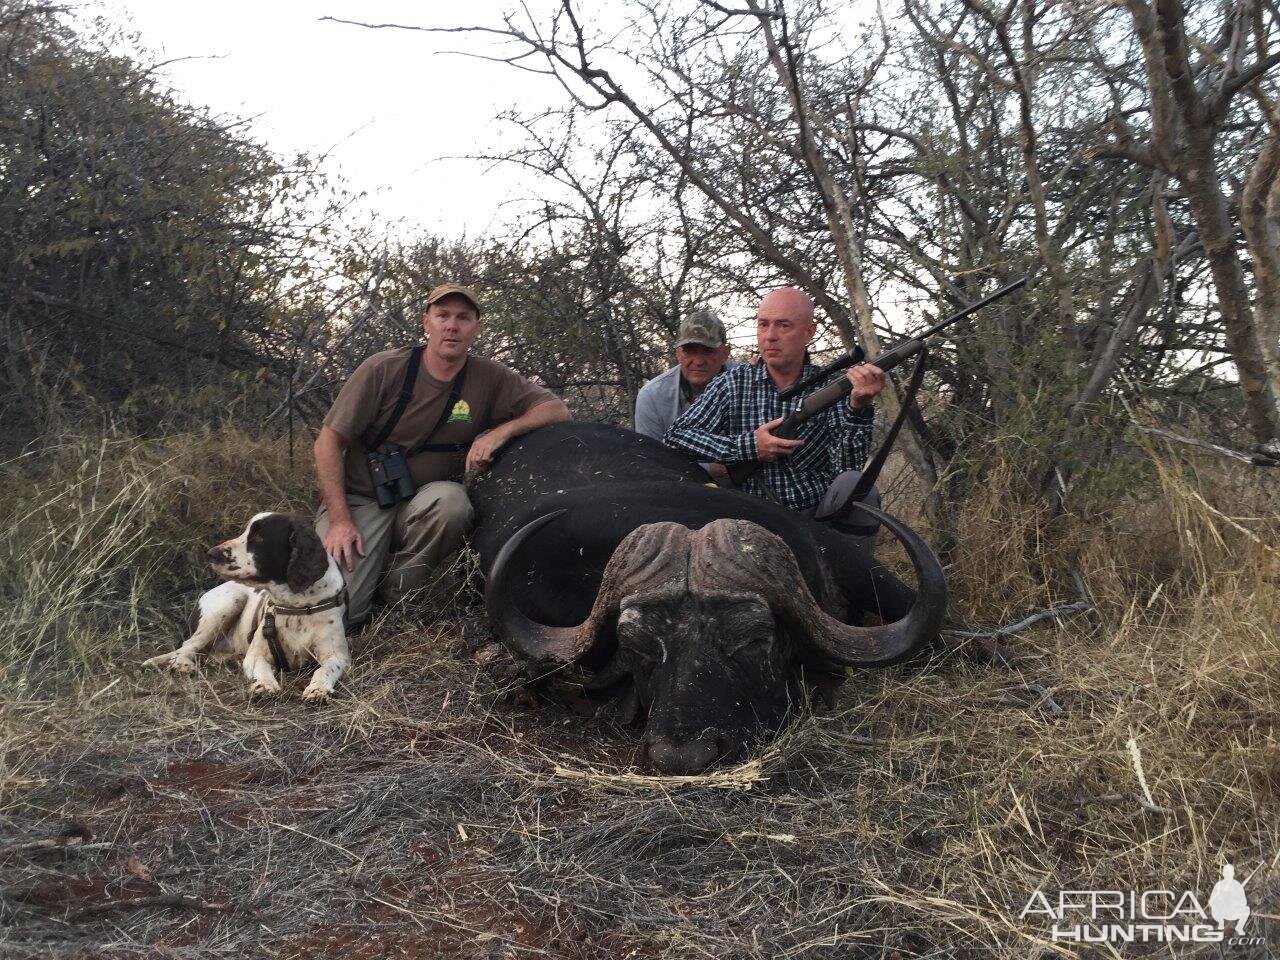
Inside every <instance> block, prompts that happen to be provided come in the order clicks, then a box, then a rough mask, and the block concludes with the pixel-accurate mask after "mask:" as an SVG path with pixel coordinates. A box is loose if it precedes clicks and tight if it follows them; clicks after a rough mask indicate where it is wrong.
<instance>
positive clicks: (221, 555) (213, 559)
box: [205, 547, 228, 563]
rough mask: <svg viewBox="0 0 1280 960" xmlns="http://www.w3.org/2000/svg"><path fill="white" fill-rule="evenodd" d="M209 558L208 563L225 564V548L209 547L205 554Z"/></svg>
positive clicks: (226, 556)
mask: <svg viewBox="0 0 1280 960" xmlns="http://www.w3.org/2000/svg"><path fill="white" fill-rule="evenodd" d="M205 556H207V557H208V558H209V562H210V563H225V562H226V561H227V559H228V554H227V548H226V547H210V548H209V552H208V553H207V554H205Z"/></svg>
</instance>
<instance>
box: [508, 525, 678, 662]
mask: <svg viewBox="0 0 1280 960" xmlns="http://www.w3.org/2000/svg"><path fill="white" fill-rule="evenodd" d="M565 512H566V511H565V510H556V511H553V512H552V513H548V514H544V515H543V516H541V517H538V519H536V520H533V521H532V522H530V523H527V524H525V525H524V526H523V527H521V528H520V529H519V530H518V531H517V532H516V534H515V535H514V536H513V537H512V538H511V539H510V540H508V541H507V542H506V543H505V544H503V547H502V549H501V550H499V551H498V556H497V557H496V558H495V559H494V561H493V567H492V569H491V570H490V571H489V578H488V584H487V586H486V588H485V607H486V608H487V610H488V612H489V620H490V623H491V624H492V625H493V629H494V631H495V633H497V635H498V637H499V639H501V640H502V641H503V643H505V644H507V645H508V646H509V647H511V648H513V649H514V650H515V652H516V653H518V654H520V655H522V656H524V657H527V658H529V659H531V660H535V661H542V662H549V663H561V664H563V663H572V662H573V661H575V660H577V659H579V658H580V657H582V656H583V655H584V654H586V653H587V651H589V650H590V649H591V647H592V646H593V645H594V644H595V641H596V638H597V637H598V636H599V634H600V630H601V628H602V627H603V626H604V624H605V622H606V621H608V620H609V619H610V618H612V617H614V616H616V615H617V613H618V609H619V607H620V605H621V603H622V598H623V597H624V596H626V595H627V594H628V593H630V592H632V591H633V590H637V589H644V588H646V587H654V586H657V585H659V584H662V583H670V582H671V581H672V580H681V581H683V580H685V579H686V578H687V576H688V557H689V549H690V544H689V537H690V531H689V530H688V528H687V527H682V526H681V525H680V524H677V523H650V524H645V525H644V526H641V527H637V528H636V529H635V530H633V531H632V532H631V533H629V534H627V536H626V537H625V538H623V540H622V542H621V543H619V544H618V546H617V547H616V549H614V551H613V555H612V556H611V557H610V559H609V563H608V564H607V565H606V566H605V569H604V574H603V576H602V577H601V580H600V589H599V591H598V592H597V593H596V598H595V601H594V603H593V604H592V607H591V613H590V614H589V615H588V616H587V619H586V620H584V621H583V622H582V623H580V624H578V625H577V626H573V627H554V626H550V625H548V624H545V623H538V622H537V621H536V620H534V619H533V618H531V617H529V616H528V615H527V614H525V613H524V612H523V611H521V610H520V608H519V606H518V604H517V599H516V597H515V595H514V593H513V591H512V587H513V585H514V584H516V583H518V582H519V577H520V574H521V573H522V572H523V571H524V570H526V569H528V566H527V563H526V562H525V561H524V560H523V558H522V557H521V554H522V552H523V549H524V547H525V546H526V544H527V543H528V542H529V541H530V539H532V538H533V536H534V535H535V534H536V533H538V531H540V530H541V529H542V528H544V527H546V526H548V525H549V524H551V523H553V522H555V521H556V520H559V519H560V518H561V517H562V516H563V515H564V514H565Z"/></svg>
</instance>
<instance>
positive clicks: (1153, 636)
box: [0, 433, 1280, 960]
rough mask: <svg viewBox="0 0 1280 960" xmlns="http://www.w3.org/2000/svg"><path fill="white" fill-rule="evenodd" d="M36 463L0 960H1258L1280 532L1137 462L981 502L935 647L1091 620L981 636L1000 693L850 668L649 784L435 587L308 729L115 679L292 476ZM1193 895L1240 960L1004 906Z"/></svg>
mask: <svg viewBox="0 0 1280 960" xmlns="http://www.w3.org/2000/svg"><path fill="white" fill-rule="evenodd" d="M273 451H275V452H274V454H273ZM272 455H275V456H276V461H272V460H271V459H270V458H271V456H272ZM56 458H62V459H61V460H58V459H56ZM46 459H52V461H53V462H51V463H50V462H42V463H40V464H28V463H27V461H21V462H19V463H17V464H16V465H10V466H9V467H6V470H8V471H9V472H10V473H11V474H12V476H9V475H8V474H6V479H5V482H4V483H3V484H0V488H3V490H4V491H7V495H8V496H9V500H6V501H0V502H2V503H3V515H2V516H0V523H3V524H4V526H5V527H6V529H7V530H8V531H9V537H8V538H7V539H6V540H4V541H3V542H0V625H2V626H3V630H0V654H2V656H0V957H3V958H5V960H9V958H15V960H17V958H51V960H52V958H72V957H74V958H81V957H83V958H99V957H101V958H117V957H147V958H150V957H166V958H167V957H172V958H213V957H269V958H303V957H316V958H330V957H333V958H337V957H344V958H345V957H352V958H360V960H365V958H369V960H372V958H435V957H440V958H455V957H457V958H464V957H465V958H524V957H563V958H571V960H577V958H582V960H586V958H651V957H663V958H667V957H672V958H691V960H692V958H708V957H713V958H726V960H737V958H758V960H773V958H792V957H794V958H811V960H837V958H839V960H844V958H862V957H868V958H870V957H876V958H902V960H906V958H987V957H997V958H1007V960H1024V958H1036V957H1053V956H1064V957H1116V956H1124V957H1128V956H1151V957H1169V956H1190V955H1202V956H1213V957H1222V958H1226V960H1246V958H1248V960H1254V958H1261V957H1267V956H1271V955H1272V950H1273V945H1274V943H1275V940H1276V937H1277V930H1276V927H1277V918H1278V917H1280V873H1277V869H1276V868H1277V863H1278V861H1280V842H1278V840H1277V838H1280V750H1278V747H1280V739H1278V737H1277V730H1278V725H1280V707H1278V706H1277V704H1280V636H1278V635H1277V623H1278V622H1280V599H1278V598H1277V586H1278V585H1280V555H1277V554H1276V552H1275V550H1274V548H1272V547H1271V546H1270V544H1271V543H1274V542H1277V540H1278V539H1280V512H1278V511H1277V510H1276V508H1275V501H1274V497H1273V494H1274V491H1271V492H1270V493H1268V492H1267V491H1261V492H1259V491H1258V490H1257V489H1256V480H1255V479H1254V475H1253V474H1247V475H1244V474H1242V475H1241V476H1240V477H1239V479H1238V480H1237V479H1236V478H1234V476H1232V475H1223V474H1222V473H1221V472H1218V473H1214V474H1209V473H1208V472H1207V470H1206V471H1205V473H1204V476H1199V475H1197V473H1196V472H1195V471H1194V470H1192V469H1191V468H1190V467H1189V466H1187V465H1185V464H1179V465H1176V466H1171V467H1169V468H1168V469H1167V470H1163V471H1162V472H1161V473H1160V475H1159V477H1158V478H1156V479H1157V480H1158V482H1159V483H1160V484H1161V485H1162V487H1161V493H1160V496H1159V497H1158V498H1157V497H1155V495H1154V494H1153V495H1152V497H1151V498H1150V499H1148V500H1144V501H1138V500H1135V501H1134V502H1133V503H1132V504H1130V505H1129V506H1128V507H1127V508H1126V509H1125V510H1123V511H1121V510H1116V511H1114V515H1113V516H1111V517H1110V518H1108V519H1106V521H1105V523H1104V522H1102V521H1100V520H1099V519H1098V518H1097V517H1092V516H1091V517H1089V518H1088V519H1089V522H1088V523H1077V522H1076V521H1075V520H1073V519H1072V518H1067V521H1068V522H1066V523H1059V524H1058V525H1057V526H1056V527H1049V526H1047V525H1046V522H1045V520H1044V518H1043V516H1042V515H1041V514H1038V513H1036V512H1035V511H1034V510H1027V511H1025V512H1017V511H1013V510H1011V508H1010V507H1009V506H1008V503H1007V500H1006V499H1005V498H1003V497H1001V496H1000V495H999V483H998V481H999V477H998V476H993V477H992V478H991V479H990V481H989V482H990V485H991V488H992V490H993V491H994V493H993V495H992V498H991V501H990V506H989V508H983V507H982V505H981V504H979V505H976V506H975V508H974V509H973V510H971V511H969V512H968V513H966V515H965V516H964V517H962V522H963V527H962V531H963V536H962V538H961V545H960V548H959V550H958V551H957V554H956V556H955V559H954V561H953V563H952V565H951V566H950V568H949V569H948V580H949V583H950V589H951V604H950V610H949V614H948V622H947V625H946V626H947V628H948V629H949V630H980V629H983V628H991V627H995V626H1005V625H1009V624H1013V623H1016V622H1017V621H1019V620H1022V619H1023V618H1025V617H1026V616H1027V615H1028V614H1031V613H1034V612H1035V611H1038V610H1044V609H1045V608H1046V607H1049V606H1055V607H1056V606H1059V605H1070V604H1072V603H1074V602H1076V601H1079V600H1080V596H1081V593H1080V592H1079V589H1078V587H1083V588H1084V590H1085V591H1087V595H1088V596H1089V598H1090V600H1091V602H1092V605H1093V609H1092V610H1088V611H1081V610H1079V609H1076V608H1071V607H1069V608H1067V609H1064V610H1063V611H1062V612H1060V613H1058V614H1057V615H1055V616H1048V617H1045V618H1043V619H1041V620H1038V621H1037V622H1036V623H1035V624H1034V625H1032V626H1031V627H1029V628H1028V629H1025V630H1020V631H1018V632H1016V633H1015V634H1014V635H1012V636H1006V637H1004V638H1003V639H1002V640H1001V641H1000V644H1001V647H1002V649H1003V650H1004V651H1005V652H1006V653H1007V655H1008V656H1009V657H1010V658H1011V662H1010V663H1008V664H1006V665H1001V664H998V663H992V662H990V657H989V656H988V657H984V656H983V655H982V651H983V650H984V649H989V647H990V643H989V642H975V643H972V644H970V643H968V642H963V643H962V642H958V641H959V638H957V637H956V636H955V635H954V634H951V635H948V637H949V639H948V646H947V648H946V649H944V650H942V651H940V652H938V653H937V654H936V655H934V656H932V657H930V658H928V659H925V660H923V661H922V662H919V663H915V664H912V665H906V666H899V667H895V668H892V669H889V670H883V671H866V672H857V673H854V674H852V675H850V676H849V677H848V679H847V680H846V682H845V684H844V686H843V688H842V689H841V690H840V692H839V695H838V698H837V700H836V702H835V704H834V706H832V707H830V708H822V709H816V710H813V711H809V710H805V711H802V712H801V714H800V715H799V716H798V717H797V718H796V719H795V721H794V722H793V723H792V724H791V726H790V727H789V728H788V729H787V731H786V732H785V733H784V735H783V736H782V737H781V738H779V739H778V740H776V741H775V742H773V743H771V744H770V745H768V746H767V747H766V748H764V749H762V750H761V751H759V752H758V753H757V755H756V756H755V757H754V758H753V759H752V760H751V761H750V762H749V763H747V764H744V765H742V766H739V767H733V768H726V769H720V770H716V771H714V772H712V773H710V774H708V775H706V776H700V777H694V778H689V779H677V778H652V777H647V776H645V775H644V774H643V771H640V770H638V769H637V768H636V767H635V766H634V764H633V760H634V759H635V757H634V753H635V748H636V742H637V733H636V731H635V730H633V729H619V728H618V727H617V726H615V725H614V724H613V723H611V722H610V721H609V719H608V717H607V716H597V717H587V716H584V715H582V711H580V710H579V709H576V708H575V702H574V701H573V700H572V698H566V697H565V694H566V693H567V692H568V690H567V688H564V687H563V686H562V688H561V689H560V690H559V691H558V693H557V695H556V696H547V697H541V696H540V697H529V696H526V695H524V694H522V693H521V692H520V690H519V689H517V688H514V687H513V686H512V684H511V683H509V682H507V681H505V680H502V679H500V678H495V675H494V674H493V673H492V672H491V670H489V669H485V668H482V667H481V666H480V665H478V664H477V663H476V661H475V660H474V658H473V657H472V656H471V654H470V651H471V650H473V649H474V648H475V647H476V646H477V645H478V644H479V643H480V642H481V641H483V639H484V638H485V636H486V632H485V629H484V626H483V623H482V622H481V618H480V615H481V612H482V611H481V609H480V608H479V607H478V605H477V603H476V600H477V598H476V596H475V594H474V593H470V592H468V591H467V590H466V589H464V588H463V587H462V583H465V582H466V581H465V578H462V579H460V580H458V581H457V582H454V583H453V584H452V585H450V584H448V583H445V584H443V585H442V586H439V587H438V588H437V594H436V595H435V596H433V597H429V598H425V599H422V600H421V602H416V603H412V604H406V605H405V606H404V607H402V608H398V609H395V610H391V611H388V612H385V613H384V614H383V615H381V616H380V618H379V619H378V620H377V622H375V624H374V625H373V626H372V627H371V628H370V629H369V630H367V631H366V632H364V633H362V634H361V635H359V637H357V638H356V639H355V641H354V643H353V652H354V658H355V667H354V669H353V670H352V672H351V673H350V675H349V676H348V677H347V678H345V679H344V680H343V682H342V683H341V685H340V687H339V690H338V694H337V695H336V696H335V698H334V699H333V700H332V701H331V702H330V703H328V704H325V705H321V706H311V705H308V704H305V703H304V702H303V701H302V700H301V698H300V692H301V689H302V687H303V685H304V683H305V679H304V678H303V677H290V678H289V682H288V684H287V685H286V694H285V695H284V696H283V697H281V698H279V699H275V700H249V699H248V698H247V697H246V694H245V687H246V684H245V682H244V680H243V678H242V677H241V676H240V675H239V674H238V672H237V671H236V670H235V669H233V668H231V667H228V666H217V665H209V666H207V667H205V668H204V669H202V671H201V672H200V673H199V674H198V675H196V676H194V677H183V678H174V677H169V676H167V675H165V674H163V673H160V672H157V671H154V670H150V669H148V670H144V669H143V668H141V667H140V666H138V664H139V663H140V662H141V661H142V660H143V659H145V658H146V657H148V656H151V655H153V654H155V653H159V652H161V651H162V650H165V649H171V648H172V647H173V646H175V645H176V644H177V643H178V642H179V640H180V636H179V630H180V628H179V626H178V624H180V623H181V622H182V621H183V620H184V618H185V616H186V613H187V610H188V609H189V606H190V604H191V603H192V601H193V600H194V598H195V597H196V596H197V595H198V593H199V592H200V590H202V589H205V588H207V587H208V586H210V585H211V584H210V582H209V581H210V577H209V574H208V571H207V570H205V569H204V568H203V567H202V566H201V565H200V564H198V563H196V562H195V561H194V560H193V559H192V557H193V555H194V554H193V551H194V550H195V549H196V547H197V546H198V545H199V544H200V543H209V542H216V538H217V537H218V536H225V535H226V529H227V518H228V517H243V516H248V515H251V513H252V512H254V511H255V510H256V509H262V508H263V507H264V506H270V505H272V504H273V503H278V504H280V505H283V504H287V503H301V502H306V500H305V497H306V490H307V484H308V483H309V479H308V478H307V476H306V475H305V470H304V469H303V468H302V467H298V468H297V469H296V470H295V471H294V473H293V474H290V473H289V472H288V470H287V466H288V465H287V464H286V463H284V462H282V460H283V455H282V454H280V453H279V449H278V445H272V444H271V443H269V442H268V441H267V440H261V441H258V440H252V439H250V438H245V437H240V436H236V435H234V434H212V433H211V434H210V435H208V436H205V437H197V438H186V437H177V438H172V439H166V440H163V441H159V442H156V443H148V444H142V443H139V442H137V441H132V440H129V441H121V442H119V443H116V444H115V445H112V444H105V443H103V444H98V445H97V446H93V445H89V444H84V445H81V446H75V445H70V446H68V447H66V449H65V452H63V451H62V448H59V449H58V450H55V451H53V453H52V454H50V455H49V458H46ZM63 460H65V463H63V462H62V461H63ZM245 465H249V467H250V468H251V469H248V470H246V469H243V468H244V467H245ZM28 474H30V476H28ZM31 476H35V477H37V478H45V479H44V480H42V482H41V483H40V484H34V483H32V482H30V479H31ZM49 477H54V478H55V479H56V483H55V482H54V481H53V480H49V479H47V478H49ZM277 477H284V478H286V480H288V482H289V483H291V484H293V486H291V487H289V488H277V487H275V486H273V484H274V483H275V479H274V478H277ZM224 478H232V481H233V482H229V481H227V480H225V479H224ZM55 488H56V489H57V490H59V491H61V492H60V493H59V494H58V496H56V497H52V498H50V497H48V496H46V495H45V491H46V490H47V489H55ZM264 491H268V493H269V494H270V495H269V496H268V495H266V494H264ZM983 509H985V510H986V512H982V511H983ZM1068 569H1074V570H1075V571H1076V572H1077V573H1078V574H1079V583H1078V585H1077V586H1073V585H1072V584H1073V581H1072V580H1071V578H1069V577H1067V576H1065V575H1063V574H1062V573H1061V571H1066V570H1068ZM1046 570H1049V571H1058V572H1057V573H1054V574H1053V576H1052V577H1046V576H1045V575H1044V571H1046ZM1226 864H1231V865H1233V866H1234V867H1235V870H1236V874H1237V878H1238V879H1240V880H1241V881H1243V882H1244V883H1245V889H1246V891H1247V895H1248V901H1249V904H1250V906H1251V908H1252V911H1253V913H1252V915H1251V917H1250V919H1249V921H1248V928H1247V930H1246V934H1247V940H1249V941H1251V942H1247V943H1243V944H1242V943H1210V944H1199V945H1196V944H1182V943H1175V944H1166V943H1155V942H1152V943H1146V944H1143V943H1133V944H1123V943H1118V944H1112V945H1110V946H1100V945H1079V944H1072V943H1068V942H1055V941H1053V940H1052V938H1051V927H1052V923H1051V922H1050V920H1049V919H1048V918H1047V917H1045V916H1044V915H1043V914H1035V913H1031V914H1027V911H1026V908H1027V905H1028V903H1029V902H1030V901H1031V898H1032V897H1033V895H1036V894H1037V893H1039V894H1041V895H1043V896H1044V897H1045V898H1047V899H1048V901H1049V902H1054V903H1056V902H1057V900H1058V898H1059V896H1060V894H1062V892H1063V891H1081V890H1084V891H1090V890H1092V891H1126V892H1127V891H1133V892H1136V893H1138V894H1139V895H1140V894H1141V892H1143V891H1149V890H1157V891H1159V890H1166V891H1173V892H1175V893H1174V896H1179V897H1180V896H1181V895H1182V893H1183V892H1186V893H1187V894H1188V895H1194V896H1195V897H1197V898H1198V902H1199V903H1201V904H1203V905H1205V907H1206V909H1207V905H1208V898H1209V895H1210V891H1211V890H1212V888H1213V886H1214V884H1215V883H1216V882H1217V881H1218V880H1219V878H1220V876H1221V871H1222V869H1223V867H1224V866H1225V865H1226ZM1161 905H1164V906H1165V907H1166V908H1167V907H1168V906H1169V905H1168V904H1167V902H1166V901H1163V900H1160V899H1159V897H1157V900H1156V901H1155V902H1154V903H1153V907H1154V908H1155V909H1156V911H1157V912H1158V910H1159V908H1160V907H1161Z"/></svg>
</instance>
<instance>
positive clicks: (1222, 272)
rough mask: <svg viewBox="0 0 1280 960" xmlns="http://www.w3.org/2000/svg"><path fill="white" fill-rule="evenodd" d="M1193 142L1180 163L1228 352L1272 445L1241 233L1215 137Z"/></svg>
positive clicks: (1255, 421) (1271, 415) (1257, 426)
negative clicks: (1231, 212) (1225, 190)
mask: <svg viewBox="0 0 1280 960" xmlns="http://www.w3.org/2000/svg"><path fill="white" fill-rule="evenodd" d="M1192 137H1193V139H1192V141H1191V143H1190V144H1188V148H1187V150H1186V151H1185V153H1184V158H1183V160H1182V162H1181V163H1180V164H1179V170H1178V174H1179V176H1178V179H1179V180H1180V181H1181V183H1182V188H1183V189H1184V190H1185V191H1186V195H1187V203H1188V205H1189V206H1190V208H1191V216H1192V218H1193V219H1194V220H1195V224H1196V229H1197V231H1198V232H1199V233H1200V240H1201V242H1202V243H1203V244H1204V250H1205V256H1206V258H1207V259H1208V261H1209V272H1210V274H1211V275H1212V277H1213V286H1214V291H1215V292H1216V294H1217V298H1218V309H1219V310H1220V311H1221V313H1222V323H1223V329H1224V331H1225V333H1226V338H1227V349H1228V350H1229V351H1230V352H1231V358H1232V360H1234V361H1235V365H1236V370H1237V372H1238V373H1239V376H1240V390H1241V392H1242V393H1243V394H1244V408H1245V417H1246V419H1247V421H1248V424H1249V431H1250V432H1251V433H1252V434H1253V438H1254V440H1256V441H1257V442H1258V443H1260V444H1262V443H1267V442H1268V441H1270V440H1273V439H1276V438H1277V437H1278V436H1280V429H1278V428H1280V424H1278V421H1280V416H1277V412H1276V408H1275V405H1274V403H1273V400H1272V395H1271V388H1270V386H1269V384H1268V382H1267V381H1268V377H1267V369H1266V365H1265V363H1264V362H1263V359H1262V349H1261V347H1260V341H1259V338H1258V329H1257V327H1256V326H1255V325H1254V318H1253V311H1252V310H1251V308H1250V304H1249V293H1248V290H1247V288H1246V287H1245V282H1244V271H1243V270H1242V269H1241V267H1240V258H1239V256H1238V255H1237V253H1236V238H1235V230H1234V228H1233V227H1232V225H1231V222H1230V220H1229V219H1228V217H1227V204H1226V200H1225V198H1224V197H1223V195H1222V188H1221V186H1220V181H1219V179H1218V171H1217V164H1216V163H1215V162H1214V156H1213V144H1212V140H1211V137H1212V133H1211V132H1210V131H1208V130H1205V131H1199V130H1197V131H1193V132H1192Z"/></svg>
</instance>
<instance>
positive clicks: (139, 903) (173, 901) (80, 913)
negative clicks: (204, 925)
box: [71, 893, 239, 921]
mask: <svg viewBox="0 0 1280 960" xmlns="http://www.w3.org/2000/svg"><path fill="white" fill-rule="evenodd" d="M153 907H168V908H170V909H174V910H198V911H200V912H201V913H226V912H228V911H231V910H235V909H237V908H238V907H239V904H235V903H209V902H208V901H206V900H200V899H197V898H196V897H188V896H185V895H184V894H180V893H170V894H165V895H163V896H158V897H134V898H132V899H130V900H106V901H104V902H102V903H95V904H93V905H91V906H88V907H84V908H83V909H81V910H77V911H76V912H75V913H73V914H72V915H71V920H73V921H75V920H80V919H81V918H83V917H91V916H94V915H95V914H99V913H108V912H110V911H112V910H150V909H151V908H153Z"/></svg>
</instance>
